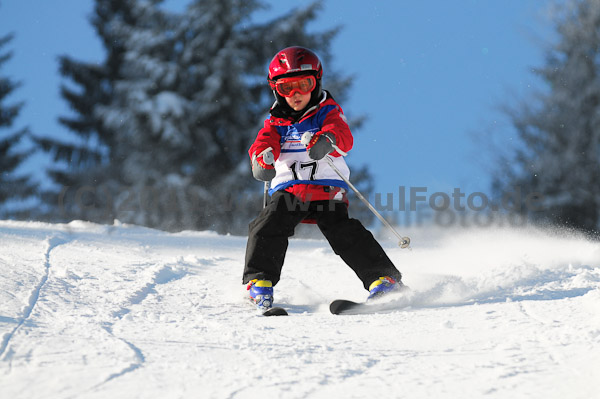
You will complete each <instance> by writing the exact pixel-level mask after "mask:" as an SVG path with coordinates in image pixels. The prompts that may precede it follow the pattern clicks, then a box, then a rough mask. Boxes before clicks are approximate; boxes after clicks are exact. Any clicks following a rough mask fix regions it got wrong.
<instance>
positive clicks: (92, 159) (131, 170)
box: [39, 0, 345, 233]
mask: <svg viewBox="0 0 600 399" xmlns="http://www.w3.org/2000/svg"><path fill="white" fill-rule="evenodd" d="M159 3H160V1H143V0H122V1H117V0H113V1H107V0H96V13H95V16H94V18H93V22H94V26H95V27H96V29H97V31H98V33H99V35H100V36H101V38H102V40H103V43H104V44H105V47H106V49H107V59H106V61H105V62H104V63H103V64H102V65H99V66H98V65H95V64H87V63H83V62H78V61H74V60H72V59H70V58H67V57H64V58H63V59H62V60H61V71H62V72H63V74H64V75H65V76H67V77H68V78H70V79H72V80H73V81H74V83H75V85H76V86H79V90H74V89H70V88H67V87H64V88H63V95H64V97H65V98H66V99H67V100H68V101H69V103H70V104H71V105H72V108H73V110H74V111H75V112H76V113H77V117H75V118H70V119H68V118H62V119H61V121H62V122H63V123H64V124H65V125H66V126H68V127H69V128H70V129H71V130H72V131H73V132H75V133H76V134H77V135H78V136H79V137H80V138H82V139H83V140H81V142H82V144H83V145H72V144H68V145H66V144H63V143H56V142H54V141H52V140H49V139H45V140H40V141H39V142H40V144H42V145H43V146H44V147H45V148H46V149H48V150H51V151H53V152H54V154H55V157H56V159H57V160H64V161H67V162H68V164H69V166H68V168H67V169H66V170H62V171H61V170H58V169H57V170H54V171H53V172H52V177H53V178H54V180H55V181H56V182H57V183H58V184H59V185H60V186H61V192H60V193H58V197H59V200H58V201H57V200H56V199H55V200H54V201H53V202H54V203H59V204H61V210H62V211H63V212H64V215H65V216H66V217H67V218H74V217H77V218H82V219H87V220H93V221H98V222H111V221H112V219H113V218H118V219H119V220H122V221H124V222H130V223H136V224H141V225H146V226H152V227H158V228H161V229H166V230H180V229H212V230H217V231H219V232H234V233H243V232H245V230H246V226H247V223H248V221H249V220H250V218H251V217H253V216H254V215H255V213H256V211H257V210H258V209H259V206H260V194H259V192H260V184H258V183H257V182H255V181H253V179H252V178H251V177H250V172H249V161H248V158H247V153H246V151H247V149H248V148H249V145H250V142H251V141H252V140H253V139H254V137H255V136H256V132H257V131H258V129H259V127H260V125H261V122H262V120H263V119H264V117H265V116H266V111H267V110H268V108H269V107H270V105H271V103H272V101H273V98H272V96H271V94H270V91H269V89H268V86H267V85H266V65H267V63H268V61H269V59H270V57H271V56H272V55H273V54H274V53H275V52H276V51H277V50H278V49H280V48H283V47H285V46H288V45H305V46H308V47H312V48H315V49H316V50H317V51H319V52H320V54H321V55H323V56H324V58H325V60H328V59H329V54H328V51H327V50H328V46H329V42H330V40H331V38H332V37H333V35H334V33H335V31H327V32H324V33H317V34H309V33H307V32H306V25H307V23H308V22H309V21H311V20H312V19H314V17H315V12H316V10H317V7H318V6H317V5H311V6H309V7H307V8H305V9H303V10H300V11H297V10H296V11H293V12H291V13H289V14H287V15H284V16H281V17H278V18H276V19H275V20H272V21H268V22H266V23H255V22H253V21H252V18H251V15H252V13H253V12H254V11H255V10H257V9H258V8H260V7H261V4H260V3H259V2H258V1H243V0H223V1H219V2H214V1H206V0H198V1H192V2H191V3H190V5H189V7H188V9H187V10H186V11H185V12H184V13H182V14H173V13H169V12H167V11H165V10H164V9H162V8H160V7H159V6H158V5H159ZM328 83H329V87H331V86H334V87H335V86H336V83H337V86H339V87H345V86H344V85H343V84H339V80H336V79H335V74H332V73H331V72H330V71H328ZM343 94H344V93H343V91H340V92H339V95H343ZM336 97H339V96H338V95H337V94H336ZM55 198H56V195H55Z"/></svg>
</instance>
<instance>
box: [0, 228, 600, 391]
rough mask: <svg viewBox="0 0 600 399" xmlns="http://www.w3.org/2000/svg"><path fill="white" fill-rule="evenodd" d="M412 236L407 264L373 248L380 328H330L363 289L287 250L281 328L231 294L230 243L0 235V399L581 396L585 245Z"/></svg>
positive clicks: (236, 288)
mask: <svg viewBox="0 0 600 399" xmlns="http://www.w3.org/2000/svg"><path fill="white" fill-rule="evenodd" d="M412 233H413V234H411V236H412V238H413V246H414V250H413V251H410V252H408V251H404V250H400V249H398V248H394V247H392V246H386V251H387V252H388V253H389V254H390V257H391V258H392V259H393V260H394V262H395V263H396V264H397V265H398V266H399V268H400V269H401V271H402V272H403V274H404V281H405V282H406V283H407V285H409V286H410V287H411V292H410V293H407V294H406V295H404V296H402V297H400V298H389V299H388V301H387V303H384V305H385V306H387V308H386V309H384V310H382V311H381V312H380V313H378V314H369V315H355V316H333V315H331V314H329V312H328V310H327V306H328V303H329V302H330V301H331V300H333V299H336V298H346V299H350V300H355V301H361V300H364V298H365V295H366V294H365V291H364V290H363V289H362V284H361V283H360V282H359V281H358V280H357V279H356V277H355V276H354V275H353V273H352V272H351V271H350V269H348V268H347V267H346V266H345V265H344V264H343V262H342V261H341V260H339V259H338V258H337V257H336V256H335V255H334V254H333V252H332V251H331V250H330V249H329V247H328V246H327V243H326V242H325V241H323V240H293V241H291V242H290V249H289V251H288V256H287V257H286V264H285V267H284V272H283V276H282V280H281V281H280V283H279V284H278V285H277V287H276V289H275V302H276V304H277V305H282V306H284V307H285V308H286V309H288V311H289V313H290V316H289V317H277V318H264V317H261V316H259V315H258V313H256V312H255V311H254V310H252V308H251V306H249V305H248V302H247V300H246V298H245V296H246V291H245V289H244V287H243V286H242V284H241V276H240V275H241V270H242V265H243V259H244V251H245V238H243V237H224V236H218V235H216V234H214V233H207V232H200V233H195V232H183V233H179V234H167V233H162V232H159V231H155V230H151V229H145V228H140V227H136V226H126V225H120V224H115V225H114V226H99V225H95V224H91V223H85V222H72V223H69V224H67V225H49V224H43V223H33V222H29V223H26V222H7V221H5V222H2V221H0V334H2V335H1V337H2V338H1V341H0V342H1V346H0V396H1V397H2V398H4V397H7V398H9V397H10V398H11V399H12V398H30V397H39V395H40V393H42V392H43V395H44V397H46V398H106V397H115V398H154V397H156V398H161V399H165V398H181V397H202V398H248V397H256V396H257V395H260V396H262V397H275V398H286V399H287V398H331V397H346V398H362V397H368V396H372V394H373V392H377V395H378V396H386V397H416V398H419V397H426V398H430V397H432V396H436V397H448V398H454V397H459V396H460V397H490V398H505V397H510V398H514V397H517V398H519V397H524V398H525V397H527V398H529V397H544V398H545V399H546V398H548V399H551V398H561V399H562V398H564V397H569V398H589V397H593V396H594V395H595V394H596V384H597V383H596V382H597V381H598V380H599V379H600V371H598V368H597V367H595V366H593V365H595V364H598V363H599V362H600V351H599V348H600V246H599V244H597V243H592V242H588V241H586V240H585V239H583V238H581V237H575V236H566V235H564V234H563V235H561V234H555V233H552V232H551V233H548V232H541V231H537V230H534V229H529V230H527V229H524V230H506V229H504V230H503V229H498V230H483V231H474V232H471V231H458V232H456V231H430V230H423V231H415V232H412ZM317 236H318V235H317ZM389 242H393V240H390V241H386V239H385V237H384V238H383V239H382V243H384V246H385V244H386V243H387V244H389ZM275 377H276V378H275Z"/></svg>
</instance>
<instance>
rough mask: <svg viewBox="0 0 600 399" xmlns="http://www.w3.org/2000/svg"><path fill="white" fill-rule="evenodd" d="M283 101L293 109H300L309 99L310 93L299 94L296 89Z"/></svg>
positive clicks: (304, 106)
mask: <svg viewBox="0 0 600 399" xmlns="http://www.w3.org/2000/svg"><path fill="white" fill-rule="evenodd" d="M285 101H286V102H287V103H288V105H289V106H290V107H292V109H293V110H294V111H302V110H303V109H304V108H306V106H307V105H308V102H309V101H310V93H308V94H301V93H300V92H298V91H297V92H295V93H294V95H292V96H291V97H286V98H285Z"/></svg>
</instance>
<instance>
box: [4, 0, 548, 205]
mask: <svg viewBox="0 0 600 399" xmlns="http://www.w3.org/2000/svg"><path fill="white" fill-rule="evenodd" d="M551 1H552V0H464V1H461V2H451V1H446V0H436V1H434V0H419V1H417V0H413V1H408V0H403V1H397V0H394V1H392V0H381V1H372V2H366V1H362V0H361V1H357V0H352V1H343V2H342V1H333V0H330V1H328V2H326V3H325V7H324V9H323V11H322V13H321V15H320V16H319V17H318V20H317V21H316V23H314V24H311V29H314V30H322V29H329V28H331V27H333V26H338V25H341V26H342V27H343V29H342V31H341V32H340V34H339V35H338V36H337V38H336V39H335V41H334V43H333V47H332V50H333V55H334V61H333V63H334V65H333V68H334V69H335V70H337V71H341V72H343V73H344V74H347V75H352V76H354V77H355V79H354V85H353V89H352V90H351V94H350V98H349V99H348V100H346V101H345V102H344V103H342V104H341V105H342V108H343V109H344V111H345V113H346V114H347V115H348V116H349V117H350V118H351V117H352V116H354V115H365V116H367V117H368V119H367V121H366V123H365V124H364V125H363V126H362V127H361V128H360V129H356V130H355V131H354V135H355V148H354V150H353V151H352V152H351V155H350V156H349V162H350V164H351V165H352V164H354V165H360V164H368V165H369V168H370V171H371V173H372V174H373V176H374V177H375V188H376V191H377V192H381V193H387V192H392V193H397V192H398V187H399V186H405V187H407V188H408V187H427V190H428V191H427V192H428V194H431V193H433V192H436V191H445V192H451V191H452V190H453V188H456V187H458V188H460V189H461V191H462V192H466V193H469V192H475V191H482V192H489V191H490V181H491V180H490V176H489V173H490V171H491V169H490V168H491V167H492V166H493V162H492V160H493V154H492V153H491V151H490V150H489V148H487V147H485V146H482V143H485V142H486V137H487V136H489V135H490V134H492V132H495V133H496V134H497V133H499V132H501V131H506V132H510V128H509V126H508V125H507V121H506V118H505V117H504V116H503V115H502V113H500V112H499V111H498V106H500V105H506V104H515V102H516V101H518V100H520V99H522V98H524V97H525V96H527V95H528V94H530V93H532V91H533V90H534V88H535V87H537V88H539V87H541V83H540V81H539V79H538V78H536V77H535V76H534V75H533V74H532V73H531V69H532V67H535V66H540V65H542V64H543V55H544V52H543V50H544V48H545V47H547V46H548V45H549V43H550V38H551V36H550V35H551V32H552V28H551V22H550V21H549V18H548V17H547V15H548V7H549V4H550V2H551ZM186 3H187V1H184V0H168V1H166V6H167V7H169V8H173V9H176V10H180V9H183V6H184V5H185V4H186ZM266 3H267V4H271V5H272V6H271V8H270V9H269V10H267V11H262V12H260V13H259V14H257V16H256V17H257V18H259V19H263V18H265V17H268V16H273V15H278V14H281V13H283V12H285V11H288V10H290V9H292V8H294V7H296V6H297V5H298V4H301V3H300V2H296V1H291V0H288V1H282V0H280V1H274V0H270V1H268V2H266ZM92 10H93V1H92V0H53V1H51V2H50V1H39V0H18V1H17V0H0V35H4V34H6V33H8V32H14V33H16V35H17V36H16V38H15V40H13V41H12V42H11V44H10V49H12V50H14V57H13V58H12V59H11V60H10V61H9V62H8V63H6V64H5V65H4V67H3V68H2V69H1V70H0V74H2V76H9V77H11V78H13V79H16V80H18V81H21V82H22V83H23V86H22V87H21V88H19V89H18V90H17V91H15V93H14V94H13V96H12V97H11V100H12V101H15V102H16V101H25V107H24V108H23V111H22V112H21V114H20V116H19V118H18V120H17V122H16V125H15V128H21V127H23V126H29V127H30V128H31V130H32V131H33V132H34V134H37V135H49V136H54V137H68V134H69V133H68V132H67V131H66V129H65V128H64V127H62V126H61V125H59V124H58V122H57V119H58V117H59V116H61V115H68V112H69V110H68V107H67V104H66V103H65V101H64V100H63V99H62V98H61V97H60V94H59V87H60V84H61V82H63V83H64V81H63V80H62V79H61V77H60V75H59V73H58V62H57V57H58V56H59V55H60V54H68V55H70V56H72V57H75V58H76V59H78V60H84V61H89V62H97V61H101V60H102V57H103V50H102V47H101V45H100V42H99V40H98V38H97V37H96V35H95V32H94V31H93V28H92V26H91V25H90V24H89V22H88V18H87V17H88V16H89V15H90V14H91V12H92ZM290 45H293V43H290ZM268 61H269V60H264V62H265V66H266V65H267V63H268ZM324 67H325V75H327V71H328V68H331V66H330V65H325V66H324ZM265 74H266V72H265ZM325 79H326V78H325ZM325 88H327V85H326V80H325ZM333 94H334V96H335V93H333ZM265 111H266V110H265ZM503 140H504V139H503ZM505 140H507V144H508V137H507V138H506V139H505ZM27 168H28V170H33V171H36V175H35V176H36V178H37V179H38V180H43V179H45V176H44V175H43V168H44V160H43V158H41V157H35V158H33V159H32V160H31V161H30V162H29V164H28V166H27ZM249 178H250V176H249ZM259 186H260V185H259ZM259 189H260V188H259V187H258V186H257V190H259Z"/></svg>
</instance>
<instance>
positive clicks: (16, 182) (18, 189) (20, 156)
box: [0, 35, 36, 218]
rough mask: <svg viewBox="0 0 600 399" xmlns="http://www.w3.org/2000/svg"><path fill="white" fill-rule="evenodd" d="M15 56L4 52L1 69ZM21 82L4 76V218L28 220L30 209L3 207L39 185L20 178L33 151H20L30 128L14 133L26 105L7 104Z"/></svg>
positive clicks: (0, 198)
mask: <svg viewBox="0 0 600 399" xmlns="http://www.w3.org/2000/svg"><path fill="white" fill-rule="evenodd" d="M12 38H13V36H12V35H6V36H3V37H0V50H1V49H2V48H3V47H4V46H6V45H7V44H8V43H9V42H10V41H11V40H12ZM11 57H12V53H11V52H2V53H0V66H2V64H4V63H5V62H6V61H8V60H9V59H10V58H11ZM18 86H19V84H18V83H16V82H14V81H13V80H12V79H10V78H7V77H0V217H2V218H7V217H17V218H24V217H26V215H27V212H28V210H27V209H25V208H23V207H18V206H15V207H11V208H12V209H11V210H7V209H5V208H4V207H2V205H3V204H5V203H6V202H7V201H11V200H22V199H26V198H27V197H29V196H32V195H33V194H34V193H35V191H36V188H35V185H34V184H33V182H32V181H31V178H30V177H28V176H17V175H15V170H16V169H17V168H18V167H19V166H20V165H21V164H22V163H23V161H24V160H25V159H26V158H27V157H28V156H29V152H26V151H23V150H18V149H17V148H16V147H17V146H18V144H19V142H20V141H21V139H22V138H23V137H24V136H25V135H27V134H28V129H27V128H24V129H20V130H18V131H16V132H10V131H9V129H10V128H11V127H12V125H13V123H14V120H15V118H16V117H17V116H18V115H19V111H20V110H21V107H22V106H23V104H22V103H16V104H6V98H7V96H9V95H10V94H11V93H12V92H13V91H14V90H15V89H16V88H17V87H18Z"/></svg>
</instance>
